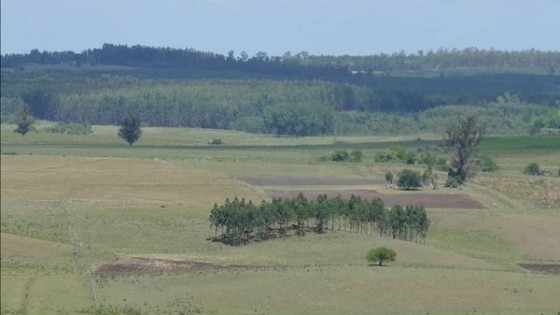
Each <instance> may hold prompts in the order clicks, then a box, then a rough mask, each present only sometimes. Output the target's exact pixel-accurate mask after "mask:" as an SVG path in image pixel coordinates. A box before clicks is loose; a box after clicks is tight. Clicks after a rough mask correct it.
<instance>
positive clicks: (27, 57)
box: [1, 44, 348, 77]
mask: <svg viewBox="0 0 560 315" xmlns="http://www.w3.org/2000/svg"><path fill="white" fill-rule="evenodd" d="M306 57H307V55H306V54H297V55H295V56H293V57H292V56H291V55H290V58H285V57H284V58H283V57H277V56H269V55H268V54H267V53H265V52H262V51H260V52H258V53H256V54H255V55H254V56H249V55H248V54H247V53H246V52H244V51H242V52H241V53H240V54H239V55H238V56H235V52H233V51H230V52H229V53H228V54H227V56H224V55H222V54H217V53H212V52H203V51H197V50H195V49H190V48H185V49H174V48H155V47H147V46H140V45H135V46H128V45H113V44H104V45H103V46H102V47H101V48H96V49H88V50H85V51H83V52H81V53H75V52H72V51H63V52H48V51H43V52H41V51H39V50H37V49H33V50H31V52H30V53H29V54H8V55H3V56H2V58H1V63H2V67H9V68H18V67H22V66H25V64H29V63H33V64H42V65H59V64H66V65H73V66H76V67H80V66H83V65H118V66H130V67H155V68H176V69H181V70H188V71H218V72H224V71H228V72H241V73H250V74H264V75H293V76H305V77H309V76H313V77H316V76H325V75H328V76H331V75H341V74H347V73H348V71H347V69H344V68H340V67H338V66H336V65H328V66H322V65H314V64H303V63H301V62H298V60H299V59H303V58H306Z"/></svg>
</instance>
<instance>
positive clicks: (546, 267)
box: [519, 264, 560, 275]
mask: <svg viewBox="0 0 560 315" xmlns="http://www.w3.org/2000/svg"><path fill="white" fill-rule="evenodd" d="M519 267H521V268H525V269H528V270H531V271H537V272H543V273H552V274H557V275H560V264H519Z"/></svg>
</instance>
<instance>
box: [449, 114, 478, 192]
mask: <svg viewBox="0 0 560 315" xmlns="http://www.w3.org/2000/svg"><path fill="white" fill-rule="evenodd" d="M485 133H486V127H485V126H484V124H483V123H482V122H480V120H479V119H478V118H477V116H474V115H470V116H466V117H465V116H459V117H458V118H457V120H456V121H454V122H453V123H450V124H449V125H448V126H447V127H446V128H445V131H444V137H445V144H446V145H447V147H448V148H449V149H450V150H452V151H453V156H452V158H451V163H450V167H449V171H448V172H447V175H448V176H447V183H446V184H445V185H446V186H448V187H457V186H460V185H462V184H464V183H466V181H467V177H468V175H469V171H470V166H471V161H472V160H473V157H474V156H475V154H476V149H477V146H478V144H479V143H480V141H481V140H482V137H483V136H484V134H485Z"/></svg>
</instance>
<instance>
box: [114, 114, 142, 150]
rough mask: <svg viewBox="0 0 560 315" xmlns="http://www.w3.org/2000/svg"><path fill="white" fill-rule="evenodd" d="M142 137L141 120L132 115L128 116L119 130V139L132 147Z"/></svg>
mask: <svg viewBox="0 0 560 315" xmlns="http://www.w3.org/2000/svg"><path fill="white" fill-rule="evenodd" d="M141 135H142V129H141V128H140V119H138V118H136V117H134V116H131V115H128V116H126V117H125V119H124V120H123V122H122V123H121V128H120V129H119V137H121V138H123V139H124V141H126V142H128V144H129V145H132V144H133V143H134V142H136V141H137V140H138V139H140V136H141Z"/></svg>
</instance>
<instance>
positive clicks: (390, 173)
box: [385, 171, 394, 185]
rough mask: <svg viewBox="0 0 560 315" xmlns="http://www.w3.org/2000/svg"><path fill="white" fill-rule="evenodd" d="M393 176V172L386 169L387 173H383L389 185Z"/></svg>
mask: <svg viewBox="0 0 560 315" xmlns="http://www.w3.org/2000/svg"><path fill="white" fill-rule="evenodd" d="M393 178H394V177H393V172H391V171H388V172H387V173H385V180H386V181H387V182H389V184H391V185H392V184H393Z"/></svg>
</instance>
